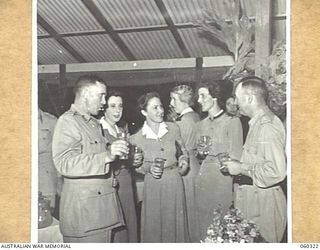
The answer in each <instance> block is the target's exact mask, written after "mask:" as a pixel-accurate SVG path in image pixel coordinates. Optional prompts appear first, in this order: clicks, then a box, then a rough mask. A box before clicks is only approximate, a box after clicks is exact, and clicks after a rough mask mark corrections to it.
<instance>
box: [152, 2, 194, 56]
mask: <svg viewBox="0 0 320 250" xmlns="http://www.w3.org/2000/svg"><path fill="white" fill-rule="evenodd" d="M155 3H156V5H157V6H158V8H159V10H160V12H161V14H162V16H163V18H164V20H165V21H166V23H167V25H168V27H169V29H170V31H171V33H172V35H173V37H174V39H175V40H176V42H177V44H178V46H179V48H180V50H181V52H182V54H183V56H184V57H191V56H190V53H189V51H188V49H187V47H186V45H185V44H184V42H183V40H182V38H181V36H180V34H179V32H178V29H177V27H176V26H175V25H174V23H173V21H172V19H171V17H170V15H169V13H168V10H167V7H166V6H165V5H164V3H163V1H162V0H155Z"/></svg>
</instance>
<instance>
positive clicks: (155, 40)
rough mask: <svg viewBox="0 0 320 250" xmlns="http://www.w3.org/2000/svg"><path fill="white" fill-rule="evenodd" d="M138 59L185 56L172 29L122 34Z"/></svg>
mask: <svg viewBox="0 0 320 250" xmlns="http://www.w3.org/2000/svg"><path fill="white" fill-rule="evenodd" d="M120 37H121V38H122V39H123V40H124V41H125V43H126V44H127V46H128V47H129V49H130V50H131V51H132V53H133V54H134V56H135V57H136V58H137V59H138V60H148V59H168V58H179V57H183V55H182V53H181V51H180V49H179V47H178V45H177V43H176V41H175V40H174V37H173V36H172V34H171V32H170V31H167V30H162V31H149V32H138V33H131V34H120Z"/></svg>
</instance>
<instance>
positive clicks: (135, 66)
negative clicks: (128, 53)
mask: <svg viewBox="0 0 320 250" xmlns="http://www.w3.org/2000/svg"><path fill="white" fill-rule="evenodd" d="M197 63H198V64H197ZM200 64H201V67H202V68H221V67H230V66H233V65H234V60H233V57H232V56H214V57H203V58H201V59H199V58H176V59H158V60H141V61H131V62H96V63H73V64H67V65H66V73H77V72H81V73H88V72H107V71H108V72H119V71H131V72H134V71H139V70H140V71H144V70H163V69H184V68H193V69H195V68H196V67H197V66H198V67H200ZM59 72H60V67H59V65H57V64H54V65H53V64H50V65H39V66H38V73H39V74H53V73H59Z"/></svg>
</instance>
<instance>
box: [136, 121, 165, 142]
mask: <svg viewBox="0 0 320 250" xmlns="http://www.w3.org/2000/svg"><path fill="white" fill-rule="evenodd" d="M167 127H168V125H167V124H166V123H165V122H161V123H160V125H159V131H158V134H156V133H155V132H153V130H152V129H151V128H150V127H149V125H148V124H147V122H146V121H145V122H144V124H143V127H142V131H141V132H142V135H145V136H146V138H147V139H155V140H158V139H160V138H162V137H163V136H164V135H165V134H166V133H168V129H167Z"/></svg>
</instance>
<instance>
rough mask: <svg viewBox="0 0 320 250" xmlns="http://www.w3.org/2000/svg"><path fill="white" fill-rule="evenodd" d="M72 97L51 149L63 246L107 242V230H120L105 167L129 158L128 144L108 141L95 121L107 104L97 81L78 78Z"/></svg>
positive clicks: (117, 208) (118, 209)
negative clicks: (57, 179) (56, 174)
mask: <svg viewBox="0 0 320 250" xmlns="http://www.w3.org/2000/svg"><path fill="white" fill-rule="evenodd" d="M74 93H75V100H74V103H73V104H72V105H71V108H70V109H69V110H68V111H66V112H65V113H64V114H63V115H61V116H60V118H59V119H58V122H57V124H56V128H55V131H54V135H53V143H52V151H53V161H54V163H55V167H56V169H57V170H58V171H59V173H60V174H61V175H63V177H64V183H63V188H62V192H61V204H60V230H61V232H62V235H63V240H64V242H73V243H85V242H90V243H103V242H110V241H111V229H112V228H114V227H117V226H121V225H123V217H122V211H121V207H120V204H119V200H118V196H117V193H116V189H115V186H116V185H115V184H114V181H113V180H114V179H113V177H112V173H110V172H111V171H110V166H109V163H110V162H112V161H114V160H115V157H116V156H121V155H123V154H128V153H129V148H128V143H127V142H126V141H124V140H117V141H114V142H113V143H109V142H108V141H106V138H105V137H104V136H103V134H102V129H101V127H100V124H99V121H98V120H97V119H96V118H94V117H93V116H95V115H97V114H98V112H99V110H101V109H102V108H103V106H104V105H105V104H106V100H105V97H106V93H107V89H106V86H105V84H104V82H103V81H102V80H101V79H99V78H97V77H95V76H90V75H88V76H82V77H80V78H79V79H78V80H77V82H76V83H75V87H74Z"/></svg>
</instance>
